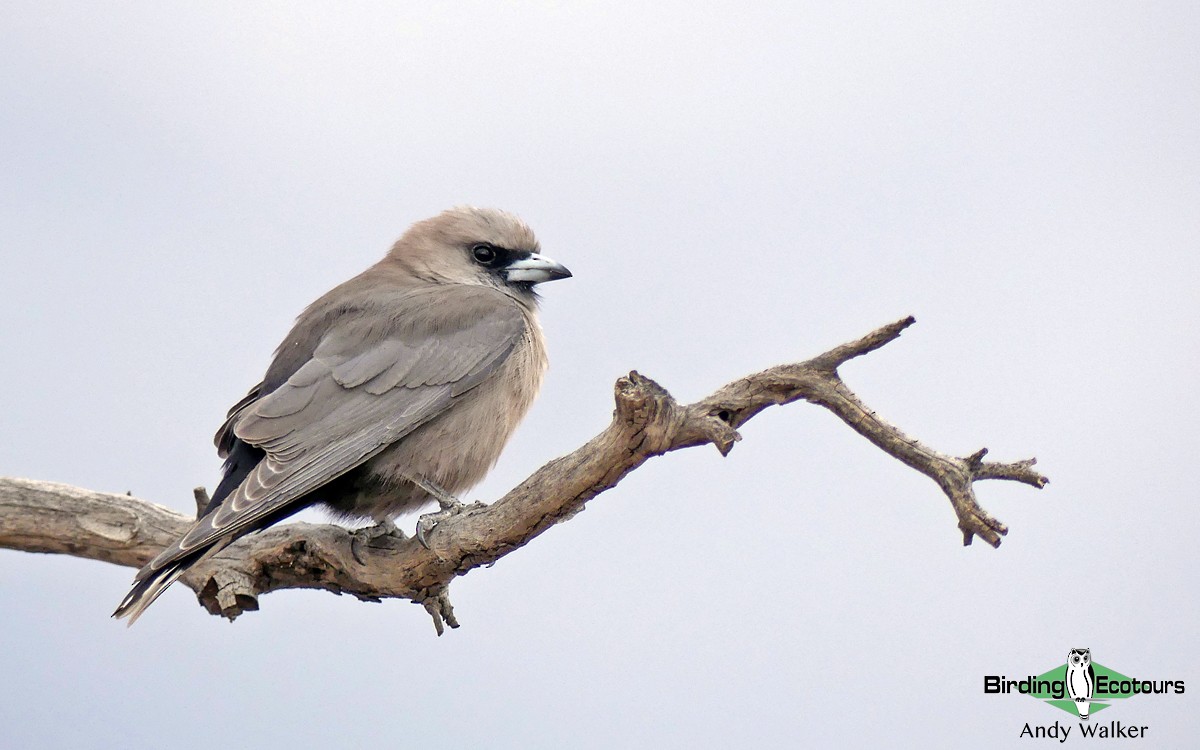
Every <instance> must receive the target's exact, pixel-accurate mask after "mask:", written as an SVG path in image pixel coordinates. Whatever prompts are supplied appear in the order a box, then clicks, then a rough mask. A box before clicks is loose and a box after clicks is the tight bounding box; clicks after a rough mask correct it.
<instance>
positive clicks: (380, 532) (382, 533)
mask: <svg viewBox="0 0 1200 750" xmlns="http://www.w3.org/2000/svg"><path fill="white" fill-rule="evenodd" d="M382 537H392V538H394V539H397V540H404V539H407V538H408V537H406V536H404V532H403V531H401V530H400V529H399V528H397V527H396V524H395V523H394V522H392V521H391V520H390V519H388V520H384V521H380V522H379V523H377V524H375V525H374V526H364V527H362V528H361V529H355V530H354V531H352V532H350V554H352V555H354V559H355V560H357V561H358V564H359V565H366V564H367V547H371V546H380V545H373V544H372V542H374V541H376V540H377V539H381V538H382Z"/></svg>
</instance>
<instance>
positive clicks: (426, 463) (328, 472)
mask: <svg viewBox="0 0 1200 750" xmlns="http://www.w3.org/2000/svg"><path fill="white" fill-rule="evenodd" d="M571 275H572V274H571V272H570V271H569V270H567V268H566V267H564V266H563V265H561V264H559V263H558V262H556V261H554V260H552V259H550V258H548V257H546V256H544V255H542V254H541V252H540V246H539V244H538V241H537V239H536V237H535V236H534V234H533V231H532V230H531V229H530V228H529V226H528V225H527V224H525V222H523V221H522V220H521V219H519V218H518V217H517V216H515V215H513V214H511V213H508V212H505V211H500V210H497V209H488V208H475V207H457V208H452V209H450V210H447V211H444V212H442V213H441V214H438V215H437V216H434V217H432V218H430V219H425V220H423V221H419V222H417V223H415V224H413V225H412V226H411V227H410V228H409V229H408V230H407V231H406V232H405V233H404V234H403V235H402V236H401V237H400V239H399V240H397V241H396V243H395V244H394V245H393V246H392V247H391V249H390V250H389V251H388V252H387V254H386V255H385V256H384V257H383V259H382V260H380V261H379V262H377V263H376V264H375V265H373V266H371V267H370V268H368V269H367V270H366V271H364V272H362V273H360V274H359V275H357V276H355V277H354V278H352V279H350V280H348V281H346V282H344V283H342V284H340V285H338V286H336V287H334V288H333V289H332V290H330V291H329V292H328V293H326V294H325V295H324V296H322V297H321V298H319V299H318V300H317V301H315V302H313V303H312V304H311V305H309V306H308V307H307V308H306V309H305V310H304V311H303V312H302V313H301V314H300V316H299V317H298V318H297V319H296V322H295V324H294V325H293V327H292V329H291V332H290V333H288V334H287V336H286V337H285V338H284V340H283V342H282V343H281V344H280V345H279V348H278V349H276V351H275V354H274V357H273V359H272V360H271V363H270V365H269V366H268V367H267V371H266V374H265V375H264V376H263V379H262V381H261V382H260V383H258V384H257V385H255V386H254V387H253V388H251V389H250V392H249V393H247V394H246V396H245V397H244V398H242V399H241V400H240V401H238V402H237V403H236V404H234V405H233V407H232V408H230V410H229V412H228V415H227V417H226V419H225V421H224V423H223V424H222V425H221V427H220V429H218V430H217V433H216V436H215V438H214V443H215V444H216V447H217V453H218V456H219V457H220V458H222V459H224V464H223V467H222V479H221V481H220V482H219V484H218V485H217V488H216V489H215V490H214V492H213V494H212V497H211V500H210V501H209V503H208V504H207V505H206V506H205V508H204V509H203V510H202V511H201V512H200V514H199V517H198V519H197V520H196V521H195V522H194V523H192V525H191V526H190V527H189V528H188V529H187V531H186V532H184V533H183V534H182V535H181V536H180V537H179V538H178V539H176V540H175V541H174V542H173V543H172V544H170V545H169V546H168V547H167V548H166V549H164V550H163V551H162V552H160V553H159V554H158V555H157V556H156V557H154V559H152V560H151V561H150V562H148V563H147V564H146V565H145V566H144V567H142V568H141V570H139V571H138V572H137V574H136V576H135V577H134V581H133V585H132V588H131V590H130V591H129V594H128V595H127V596H126V597H125V598H124V599H123V600H122V601H121V603H120V605H119V606H118V607H117V609H116V611H115V612H113V617H116V618H127V621H128V624H130V625H132V624H133V622H134V621H136V620H137V618H138V617H139V616H140V615H141V614H142V613H143V612H144V611H145V609H146V608H147V607H148V606H150V604H152V603H153V602H154V600H155V599H157V598H158V597H159V596H160V595H161V594H162V593H163V591H165V590H166V588H167V587H168V586H170V585H171V584H172V583H173V582H174V581H175V580H176V579H178V578H179V576H180V575H182V574H183V573H184V572H186V571H187V570H188V569H189V568H190V567H191V566H193V565H195V564H196V563H198V562H200V561H201V560H203V559H206V558H207V557H209V556H210V555H212V554H215V553H216V552H218V551H220V550H221V549H223V548H225V547H226V546H228V545H229V544H230V543H231V542H233V541H234V540H235V539H238V538H240V537H242V536H245V535H247V534H250V533H253V532H255V531H258V530H261V529H263V528H266V527H268V526H270V525H272V524H275V523H277V522H278V521H280V520H283V519H285V518H287V517H289V516H291V515H293V514H294V513H296V512H298V511H300V510H302V509H304V508H307V507H310V506H324V507H325V508H326V509H327V510H330V511H332V513H333V515H334V516H335V517H337V518H340V519H343V520H350V519H359V520H361V519H368V520H373V521H375V522H376V524H377V527H373V528H379V529H382V531H383V533H386V532H388V531H391V530H394V528H395V527H394V526H393V525H392V523H393V519H394V518H396V517H397V516H399V515H402V514H405V513H409V512H412V511H415V510H418V509H420V508H422V507H423V506H426V505H427V504H429V503H431V502H433V501H437V502H438V503H439V504H440V505H441V506H442V508H443V513H448V512H452V509H453V508H454V507H455V505H456V503H457V499H456V496H457V494H458V493H461V492H463V491H465V490H467V489H470V488H471V487H472V486H474V485H475V484H477V483H478V482H479V481H480V480H481V479H483V477H484V475H485V474H486V473H487V472H488V471H489V470H490V469H491V468H492V466H494V465H495V463H496V461H497V460H498V459H499V456H500V452H501V450H502V449H503V447H504V445H505V443H506V442H507V441H508V439H509V437H510V436H511V435H512V433H513V431H514V430H515V428H516V427H517V424H518V423H519V422H520V421H521V419H522V418H523V417H524V416H525V414H526V412H527V411H528V410H529V407H530V405H531V404H532V402H533V400H534V397H535V396H536V394H537V392H538V390H539V388H540V387H541V382H542V377H543V374H544V373H545V370H546V367H547V363H548V360H547V356H546V347H545V340H544V337H543V334H542V330H541V326H540V324H539V323H538V318H537V309H538V301H539V297H538V295H537V293H536V291H535V286H536V285H537V284H540V283H543V282H547V281H553V280H556V279H563V278H568V277H570V276H571ZM438 515H439V514H437V513H434V514H430V517H432V518H433V520H432V521H431V522H430V523H428V524H425V523H418V527H417V531H418V537H419V538H420V540H421V542H422V543H423V544H425V545H426V546H428V544H427V542H426V540H425V536H424V532H427V531H429V530H430V528H431V525H434V524H436V521H437V520H438V519H437V516H438ZM426 521H427V517H425V516H423V517H422V519H421V522H426Z"/></svg>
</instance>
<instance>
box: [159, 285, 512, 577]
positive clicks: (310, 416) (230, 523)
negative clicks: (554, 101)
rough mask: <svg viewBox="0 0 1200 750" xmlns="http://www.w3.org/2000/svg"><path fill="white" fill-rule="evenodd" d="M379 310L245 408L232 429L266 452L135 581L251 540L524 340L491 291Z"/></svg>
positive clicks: (434, 412)
mask: <svg viewBox="0 0 1200 750" xmlns="http://www.w3.org/2000/svg"><path fill="white" fill-rule="evenodd" d="M377 307H378V309H376V310H374V311H365V310H364V311H361V312H360V313H359V314H358V315H357V316H353V319H348V320H347V321H346V322H345V323H343V324H340V325H339V324H335V325H333V326H331V328H330V330H329V331H328V332H327V333H326V334H325V336H324V337H323V338H322V340H321V342H320V344H319V345H318V346H317V347H316V350H315V351H314V353H313V356H312V357H311V358H310V359H309V360H308V361H307V362H306V363H304V365H303V366H301V367H300V369H299V370H297V371H296V372H295V374H293V375H292V376H291V377H290V378H288V380H287V382H286V383H284V384H283V385H281V386H280V387H279V388H277V389H276V390H274V391H272V392H271V393H269V394H267V395H266V396H263V397H262V398H260V399H258V400H257V401H254V402H253V403H247V404H239V405H238V406H239V407H241V408H240V410H239V414H238V416H237V418H236V421H233V423H232V424H231V425H230V426H231V427H232V431H233V433H234V434H235V435H236V436H237V437H238V438H239V439H241V440H243V441H245V442H247V443H249V444H251V445H254V446H257V447H259V448H262V449H263V450H264V451H265V452H266V457H265V458H263V460H262V461H260V462H259V464H258V465H257V466H256V467H255V468H254V470H253V471H251V472H250V474H249V475H248V476H247V477H246V479H245V480H244V481H243V482H242V483H241V484H240V485H239V486H238V487H237V489H236V490H234V491H233V492H232V493H231V494H230V495H229V497H228V498H226V499H225V501H224V502H222V503H221V504H220V506H219V507H218V508H217V509H215V510H214V511H213V512H211V513H209V514H208V515H206V516H205V517H204V518H202V519H200V520H199V521H197V522H196V524H195V525H194V526H193V527H192V528H191V529H190V530H189V531H188V532H187V533H186V534H184V536H183V537H182V538H181V539H179V541H177V542H176V543H175V544H173V545H171V546H170V547H168V548H167V549H165V550H163V552H162V553H161V554H159V555H158V556H157V557H156V558H155V559H154V560H153V561H152V562H151V563H150V564H149V565H147V566H146V567H145V568H143V569H142V571H141V572H139V574H138V578H139V579H143V578H146V577H148V576H150V575H153V574H154V572H155V571H157V570H161V569H162V568H163V567H165V566H167V565H169V564H171V563H172V562H174V561H177V560H180V559H181V558H184V557H186V556H188V555H190V554H193V553H194V552H196V551H197V550H199V549H202V548H204V547H206V546H208V545H211V544H213V543H214V542H216V541H218V540H220V539H224V538H228V537H233V536H237V535H239V534H241V533H245V532H246V531H248V530H250V529H252V528H253V527H254V525H255V524H256V523H257V522H260V521H262V520H263V519H265V518H267V517H268V516H271V515H273V514H276V513H278V512H280V511H282V510H283V509H284V508H285V507H286V506H287V505H288V504H290V503H292V502H293V501H294V500H296V499H298V498H300V497H302V496H304V495H305V494H307V493H309V492H312V491H313V490H315V489H317V488H319V487H321V486H322V485H324V484H326V483H327V482H329V481H331V480H332V479H334V478H336V477H338V476H340V475H342V474H344V473H346V472H347V471H350V470H351V469H353V468H354V467H356V466H358V465H359V464H361V463H363V462H364V461H366V460H367V459H369V458H371V457H372V456H374V455H375V454H377V453H379V452H380V451H382V450H383V449H384V448H386V447H387V446H388V445H390V444H392V443H394V442H396V441H397V440H399V439H401V438H402V437H404V436H405V435H407V434H408V433H409V432H411V431H413V430H414V429H416V428H417V427H419V426H420V425H422V424H424V423H425V422H428V421H429V420H431V419H433V418H434V417H436V416H438V415H439V414H441V413H442V412H443V411H445V410H446V409H447V408H449V407H450V406H452V405H453V403H454V400H455V399H456V398H458V397H459V396H461V395H462V394H464V393H466V392H467V391H469V390H471V389H472V388H474V387H476V386H477V385H479V384H480V383H482V382H483V381H484V380H485V379H486V378H487V377H488V376H489V375H490V374H492V373H493V372H494V371H495V369H496V368H497V367H498V366H499V365H500V364H501V363H502V362H503V361H504V360H505V359H506V358H507V357H508V355H509V353H511V352H512V350H513V347H514V346H516V345H517V343H518V342H519V341H520V340H521V339H522V337H524V336H525V335H526V334H527V329H526V323H525V317H524V315H523V314H522V312H521V311H520V309H519V308H518V307H517V305H516V303H514V302H512V301H511V300H510V299H509V298H508V297H506V296H504V295H503V294H500V293H498V292H495V291H493V290H488V289H486V288H470V287H467V288H450V289H447V290H443V293H442V294H441V295H440V296H439V297H432V296H429V295H423V294H410V295H405V296H403V297H399V298H397V299H394V300H391V301H390V303H389V304H383V305H379V306H377ZM347 317H348V318H349V317H350V316H347ZM237 408H238V407H235V409H237Z"/></svg>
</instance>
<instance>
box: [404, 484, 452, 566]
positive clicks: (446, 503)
mask: <svg viewBox="0 0 1200 750" xmlns="http://www.w3.org/2000/svg"><path fill="white" fill-rule="evenodd" d="M409 481H411V482H412V483H413V484H415V485H417V486H418V487H420V488H421V489H423V490H425V491H426V492H428V493H429V494H430V495H432V496H433V499H435V500H437V502H438V506H440V507H441V510H439V511H436V512H434V513H426V514H425V515H423V516H421V517H420V518H418V519H417V541H418V542H420V543H421V546H422V547H424V548H425V549H430V547H429V540H428V535H429V532H431V531H433V529H434V527H435V526H437V525H438V524H439V523H441V522H442V521H444V520H446V519H447V518H451V517H453V516H456V515H458V514H459V513H462V512H463V509H464V508H465V507H466V506H465V505H463V504H462V501H461V500H459V499H458V498H457V497H455V496H454V495H451V494H450V493H449V492H446V491H445V490H444V489H442V488H441V487H438V486H437V485H436V484H434V483H433V482H430V481H429V480H427V479H422V478H421V477H410V478H409Z"/></svg>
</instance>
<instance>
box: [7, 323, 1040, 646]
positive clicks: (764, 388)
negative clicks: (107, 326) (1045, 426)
mask: <svg viewBox="0 0 1200 750" xmlns="http://www.w3.org/2000/svg"><path fill="white" fill-rule="evenodd" d="M913 322H914V321H913V319H912V318H911V317H910V318H905V319H904V320H900V321H897V322H895V323H892V324H890V325H887V326H884V327H882V328H880V329H878V330H876V331H873V332H871V333H870V334H868V335H866V336H864V337H863V338H861V339H858V340H857V341H852V342H849V343H847V344H843V345H842V346H839V347H836V348H834V349H831V350H830V351H828V352H825V353H824V354H821V355H819V356H817V357H814V358H812V359H810V360H807V361H805V362H799V363H796V364H790V365H780V366H778V367H772V368H770V369H768V370H763V371H762V372H758V373H755V374H753V375H748V376H746V377H744V378H741V379H740V380H737V381H734V382H732V383H729V384H728V385H726V386H724V387H723V388H720V389H719V390H717V391H716V392H715V393H713V394H712V395H710V396H708V397H707V398H704V399H702V400H700V401H697V402H696V403H693V404H687V405H683V404H679V403H678V402H676V401H675V399H673V398H672V397H671V394H669V393H668V392H667V391H666V390H665V389H664V388H662V386H660V385H658V384H657V383H655V382H654V381H653V380H651V379H649V378H647V377H644V376H642V375H640V374H638V373H637V372H631V373H629V375H628V376H626V377H622V378H620V379H618V380H617V382H616V386H615V396H616V411H615V413H614V415H613V421H612V423H611V424H610V425H609V426H608V428H607V429H605V430H604V431H603V432H601V433H600V434H599V435H597V436H596V437H595V438H593V439H592V440H591V441H589V442H588V443H587V444H586V445H584V446H582V447H581V448H579V449H578V450H576V451H574V452H572V453H570V454H568V455H566V456H563V457H561V458H557V459H555V460H553V461H551V462H550V463H548V464H546V465H545V466H543V467H542V468H540V469H538V470H537V471H536V472H534V474H533V475H532V476H530V477H529V478H528V479H526V480H525V481H524V482H522V483H521V484H520V485H519V486H517V487H516V488H514V489H513V490H512V491H510V492H509V493H508V494H506V495H505V496H504V497H502V498H500V499H499V500H497V501H496V502H494V503H492V504H490V505H484V504H481V503H474V504H471V505H466V506H464V507H463V508H462V510H461V512H459V513H458V514H456V515H454V516H452V517H450V518H447V519H445V520H442V521H441V522H440V523H439V524H438V525H437V526H436V527H435V528H434V529H433V531H432V532H430V534H429V535H428V542H429V545H430V549H426V548H425V547H423V546H422V545H420V544H419V543H418V542H417V541H416V540H415V539H411V538H407V537H404V536H402V535H399V534H389V535H384V536H378V537H375V538H373V539H369V541H364V539H365V537H364V536H363V535H361V534H360V535H358V536H356V535H355V534H354V533H353V532H351V531H348V530H347V529H344V528H342V527H340V526H333V525H318V524H307V523H292V524H286V525H281V526H276V527H273V528H270V529H267V530H265V531H262V532H259V533H257V534H252V535H250V536H248V537H244V538H242V539H240V540H238V541H237V542H235V543H234V544H232V545H230V546H229V547H228V548H226V549H225V550H223V551H221V552H220V553H218V554H216V555H215V556H213V557H212V558H210V559H208V560H207V561H205V562H203V563H201V564H199V565H196V566H194V567H193V568H192V569H191V570H189V571H188V572H187V573H186V574H185V575H184V576H183V577H182V578H181V579H180V580H181V581H182V582H183V583H184V584H185V585H186V586H188V587H190V588H191V589H192V590H194V591H195V592H196V593H197V596H198V597H199V600H200V603H201V604H202V605H203V606H204V607H205V608H206V609H208V611H209V612H211V613H213V614H219V615H223V616H225V617H228V618H230V619H233V618H235V617H237V616H238V615H240V614H241V613H243V612H246V611H251V610H255V609H258V600H259V597H260V596H261V595H262V594H265V593H268V592H271V591H276V590H278V589H288V588H318V589H326V590H328V591H333V592H335V593H338V594H342V593H347V594H352V595H354V596H356V597H358V598H359V599H362V600H365V601H379V600H381V599H384V598H403V599H410V600H412V601H414V602H417V603H420V604H423V605H424V607H425V609H426V610H427V611H428V612H429V614H430V615H431V616H432V618H433V622H434V626H435V627H436V628H437V632H438V634H439V635H440V634H441V633H442V632H443V629H444V626H446V625H449V626H450V627H458V622H457V620H456V619H455V617H454V611H453V609H452V608H451V606H450V600H449V597H448V595H447V587H448V585H449V583H450V581H452V580H453V579H454V577H455V576H460V575H464V574H466V573H467V572H468V571H470V570H472V569H474V568H478V567H480V566H484V565H488V564H490V563H493V562H495V561H496V560H498V559H499V558H501V557H503V556H504V555H507V554H508V553H510V552H512V551H513V550H515V549H517V548H519V547H522V546H524V545H526V544H528V543H529V542H530V541H531V540H532V539H534V538H535V537H537V536H538V535H539V534H541V533H542V532H544V531H545V530H546V529H548V528H550V527H551V526H552V525H554V524H556V523H559V522H562V521H565V520H567V519H569V518H570V517H571V516H573V515H574V514H575V513H577V512H579V510H581V509H582V508H583V506H584V504H585V503H587V502H588V501H589V500H591V499H592V498H594V497H595V496H596V495H599V494H600V493H601V492H604V491H605V490H607V489H610V488H612V487H615V486H616V485H617V483H618V482H620V481H621V479H622V478H623V477H624V476H625V475H626V474H628V473H629V472H631V471H633V470H634V469H636V468H637V467H638V466H640V465H641V464H642V463H644V462H645V461H646V460H647V459H649V458H651V457H653V456H659V455H662V454H664V453H667V452H670V451H673V450H679V449H681V448H690V447H692V446H697V445H705V444H710V443H711V444H712V445H714V446H716V448H717V450H719V451H720V452H721V454H722V455H727V454H728V453H729V451H730V450H732V448H733V445H734V443H735V442H737V441H738V440H741V435H740V434H738V431H737V430H738V428H739V427H740V426H741V425H743V424H745V423H746V422H747V421H749V420H750V419H751V418H752V417H754V415H756V414H758V413H759V412H760V411H762V410H763V409H765V408H767V407H768V406H775V405H781V404H788V403H791V402H793V401H808V402H810V403H814V404H818V405H820V406H823V407H825V408H826V409H829V410H830V411H832V412H833V413H834V414H836V415H837V416H838V417H839V418H841V419H842V420H843V421H844V422H846V424H848V425H849V426H850V427H851V428H853V429H854V430H855V431H856V432H858V433H859V434H860V435H862V436H863V437H865V438H866V439H867V440H870V441H871V442H872V443H874V444H875V445H876V446H878V447H879V448H880V449H881V450H883V451H884V452H885V453H888V454H889V455H891V456H893V457H895V458H897V459H899V460H900V461H902V462H904V463H905V464H906V465H908V466H910V467H912V468H913V469H916V470H917V471H919V472H921V473H922V474H925V475H926V476H928V477H929V478H930V479H932V480H933V481H934V482H936V483H937V485H938V486H939V487H940V488H941V489H942V492H944V493H945V494H946V497H947V498H948V499H949V500H950V503H951V505H952V506H953V507H954V511H955V513H956V514H957V516H958V527H959V529H960V530H961V531H962V534H963V542H964V544H970V543H971V541H972V540H973V539H974V538H975V537H979V538H981V539H983V540H984V541H985V542H987V543H988V544H990V545H992V546H993V547H998V546H999V545H1000V541H1001V538H1002V537H1003V536H1004V535H1005V534H1006V533H1008V528H1007V527H1006V526H1005V525H1004V524H1003V523H1001V522H999V521H998V520H996V519H995V518H993V517H992V516H991V515H989V514H988V513H987V512H986V511H985V510H983V508H981V507H980V506H979V503H978V502H977V501H976V497H975V489H974V485H975V482H977V481H979V480H981V479H1006V480H1010V481H1015V482H1022V483H1024V484H1028V485H1030V486H1032V487H1036V488H1041V487H1044V486H1045V485H1046V483H1047V482H1048V481H1049V480H1048V479H1047V478H1046V477H1044V476H1043V475H1041V474H1040V473H1038V472H1037V471H1035V470H1034V469H1033V466H1034V463H1035V460H1034V459H1032V458H1030V459H1027V460H1023V461H1016V462H1013V463H1000V462H994V461H985V460H984V456H985V455H986V453H987V450H986V449H981V450H979V451H977V452H976V453H974V454H972V455H970V456H966V457H956V456H950V455H947V454H944V453H940V452H938V451H936V450H933V449H932V448H929V447H928V446H925V445H922V444H921V443H919V442H917V441H916V440H913V439H912V438H910V437H908V436H907V435H905V434H904V433H903V432H901V431H900V430H899V429H898V428H896V427H895V426H893V425H891V424H889V423H888V422H886V421H885V420H883V419H882V418H880V417H879V416H878V415H876V414H875V412H873V411H871V409H869V408H868V407H867V406H866V405H865V404H863V403H862V401H861V400H859V398H858V397H857V396H856V395H855V394H854V393H853V392H852V391H851V390H850V389H849V388H848V387H846V384H845V383H844V382H842V379H841V377H840V375H839V374H838V367H840V366H841V365H842V364H843V363H844V362H846V361H847V360H849V359H852V358H854V357H858V356H861V355H864V354H867V353H869V352H871V351H874V350H875V349H878V348H879V347H881V346H883V345H885V344H887V343H888V342H890V341H893V340H894V339H896V338H897V337H899V335H900V332H901V331H903V330H904V329H905V328H907V327H908V326H910V325H912V324H913ZM203 492H204V490H203V489H200V488H198V489H197V501H198V503H200V502H202V501H203V498H204V495H203ZM192 520H193V519H192V518H191V517H189V516H185V515H183V514H181V513H177V512H175V511H172V510H169V509H167V508H164V507H162V506H160V505H156V504H154V503H150V502H146V501H144V500H139V499H137V498H134V497H130V496H127V495H112V494H106V493H100V492H91V491H88V490H84V489H79V488H76V487H70V486H67V485H62V484H54V483H51V482H41V481H32V480H26V479H11V478H0V547H8V548H10V549H16V550H24V551H27V552H53V553H59V554H69V555H75V556H77V557H85V558H90V559H95V560H104V561H107V562H111V563H116V564H118V565H127V566H130V567H135V568H137V567H141V566H142V565H144V564H145V563H146V562H148V561H149V560H150V559H151V558H152V557H154V555H156V554H157V553H158V552H159V551H160V550H161V549H163V548H164V547H166V546H167V545H168V544H169V543H171V542H172V541H174V540H175V539H176V538H177V537H178V536H180V535H181V534H183V532H184V531H185V529H186V528H187V527H188V525H189V524H190V523H191V521H192ZM117 598H119V597H117V596H116V595H115V593H114V602H115V601H116V599H117Z"/></svg>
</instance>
